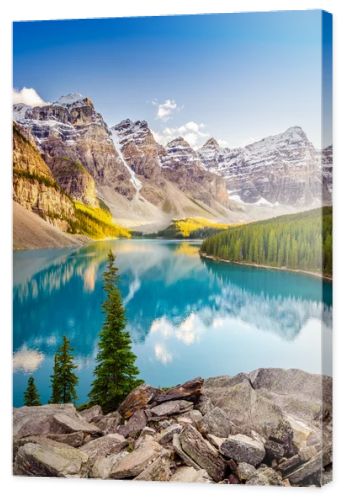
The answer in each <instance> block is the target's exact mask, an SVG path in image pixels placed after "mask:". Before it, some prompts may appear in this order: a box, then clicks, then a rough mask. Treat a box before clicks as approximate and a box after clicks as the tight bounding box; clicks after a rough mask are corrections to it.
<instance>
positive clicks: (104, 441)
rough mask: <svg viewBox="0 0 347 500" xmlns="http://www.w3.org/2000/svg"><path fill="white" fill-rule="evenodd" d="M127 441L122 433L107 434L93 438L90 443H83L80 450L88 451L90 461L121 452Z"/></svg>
mask: <svg viewBox="0 0 347 500" xmlns="http://www.w3.org/2000/svg"><path fill="white" fill-rule="evenodd" d="M126 445H127V441H126V439H125V438H124V436H121V435H120V434H107V435H106V436H102V437H100V438H98V439H93V441H90V442H89V443H87V444H85V445H83V446H82V447H81V448H79V449H80V451H83V452H84V453H86V454H87V455H88V457H89V461H90V462H94V461H95V460H96V459H97V458H99V457H100V458H101V457H107V456H108V455H113V454H115V453H119V452H120V451H121V450H122V449H123V448H124V447H125V446H126Z"/></svg>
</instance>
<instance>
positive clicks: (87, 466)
mask: <svg viewBox="0 0 347 500" xmlns="http://www.w3.org/2000/svg"><path fill="white" fill-rule="evenodd" d="M331 415H332V406H331V378H329V377H325V376H323V377H321V376H318V375H310V374H308V373H305V372H302V371H300V370H280V369H261V370H256V371H255V372H251V373H249V374H239V375H237V376H235V377H228V376H222V377H214V378H210V379H206V380H205V381H204V380H203V379H201V378H197V379H194V380H191V381H189V382H186V383H185V384H182V385H178V386H176V387H173V388H171V389H168V390H161V389H155V388H153V387H149V386H148V385H142V386H139V387H138V388H136V389H135V390H134V391H132V392H131V393H130V394H129V395H128V397H127V398H126V399H125V400H124V401H123V403H122V404H121V405H120V406H119V408H118V411H115V412H113V413H110V414H107V415H103V413H102V410H101V408H100V407H99V406H93V407H91V408H88V409H86V410H83V411H80V412H78V411H77V410H76V409H75V407H74V406H73V405H71V404H65V405H44V406H39V407H22V408H18V409H15V410H14V423H13V434H14V444H13V454H14V465H13V470H14V474H16V475H26V476H57V477H91V478H101V479H135V480H143V481H179V482H210V483H227V484H239V483H241V484H247V485H277V486H308V485H316V486H321V485H322V484H325V483H326V482H328V481H329V480H330V479H331V470H332V450H331V448H332V445H331V443H332V423H331ZM322 436H323V438H322Z"/></svg>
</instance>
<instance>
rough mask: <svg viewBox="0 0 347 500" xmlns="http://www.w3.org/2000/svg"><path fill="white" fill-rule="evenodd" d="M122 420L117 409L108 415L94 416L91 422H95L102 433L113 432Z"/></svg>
mask: <svg viewBox="0 0 347 500" xmlns="http://www.w3.org/2000/svg"><path fill="white" fill-rule="evenodd" d="M121 420H122V417H121V415H120V413H118V412H117V411H115V412H112V413H109V414H108V415H104V416H99V417H94V418H93V420H92V423H93V424H95V425H96V426H97V427H98V428H99V429H100V430H101V431H102V432H103V433H104V434H114V433H115V432H117V429H118V426H119V424H120V422H121Z"/></svg>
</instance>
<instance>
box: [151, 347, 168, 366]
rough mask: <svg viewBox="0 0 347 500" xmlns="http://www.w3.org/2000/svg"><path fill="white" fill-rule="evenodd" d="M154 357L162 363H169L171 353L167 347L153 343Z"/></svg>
mask: <svg viewBox="0 0 347 500" xmlns="http://www.w3.org/2000/svg"><path fill="white" fill-rule="evenodd" d="M154 353H155V357H156V358H157V359H158V360H159V361H160V362H161V363H163V364H164V365H166V364H167V363H171V361H172V354H171V353H169V351H168V350H167V348H166V347H165V346H164V345H163V344H155V346H154Z"/></svg>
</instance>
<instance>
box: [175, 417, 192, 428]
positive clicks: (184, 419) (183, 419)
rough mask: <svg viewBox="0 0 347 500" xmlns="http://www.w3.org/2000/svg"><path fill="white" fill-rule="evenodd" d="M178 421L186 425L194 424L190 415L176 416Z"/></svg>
mask: <svg viewBox="0 0 347 500" xmlns="http://www.w3.org/2000/svg"><path fill="white" fill-rule="evenodd" d="M176 421H177V423H178V424H181V425H182V426H186V425H193V423H194V422H193V420H192V419H191V418H190V417H188V416H185V415H184V416H180V417H177V418H176Z"/></svg>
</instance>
